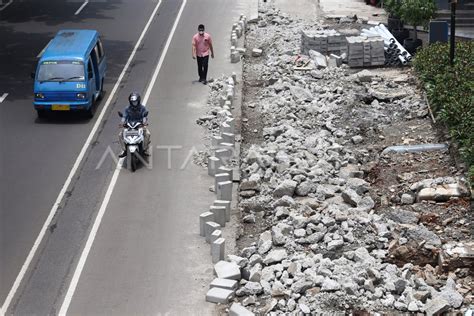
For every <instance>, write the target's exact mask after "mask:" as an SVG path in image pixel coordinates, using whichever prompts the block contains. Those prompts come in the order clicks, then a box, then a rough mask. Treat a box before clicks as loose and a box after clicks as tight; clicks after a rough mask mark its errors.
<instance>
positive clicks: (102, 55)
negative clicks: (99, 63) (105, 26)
mask: <svg viewBox="0 0 474 316" xmlns="http://www.w3.org/2000/svg"><path fill="white" fill-rule="evenodd" d="M96 47H97V48H98V53H99V54H98V56H99V60H102V57H104V47H103V46H102V41H101V40H100V38H99V39H98V40H97V45H96Z"/></svg>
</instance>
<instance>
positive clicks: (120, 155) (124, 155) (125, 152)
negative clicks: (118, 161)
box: [118, 150, 127, 158]
mask: <svg viewBox="0 0 474 316" xmlns="http://www.w3.org/2000/svg"><path fill="white" fill-rule="evenodd" d="M118 156H119V158H124V157H127V151H126V150H124V151H122V152H121V153H120V154H119V155H118Z"/></svg>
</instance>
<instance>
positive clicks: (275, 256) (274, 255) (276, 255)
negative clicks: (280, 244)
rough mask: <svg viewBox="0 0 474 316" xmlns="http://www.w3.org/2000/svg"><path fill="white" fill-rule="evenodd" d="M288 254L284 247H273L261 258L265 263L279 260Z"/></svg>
mask: <svg viewBox="0 0 474 316" xmlns="http://www.w3.org/2000/svg"><path fill="white" fill-rule="evenodd" d="M287 257H288V254H287V252H286V250H285V249H275V250H272V251H270V253H269V254H268V255H267V256H266V257H265V259H263V263H264V264H266V265H269V264H273V263H278V262H281V261H282V260H283V259H286V258H287Z"/></svg>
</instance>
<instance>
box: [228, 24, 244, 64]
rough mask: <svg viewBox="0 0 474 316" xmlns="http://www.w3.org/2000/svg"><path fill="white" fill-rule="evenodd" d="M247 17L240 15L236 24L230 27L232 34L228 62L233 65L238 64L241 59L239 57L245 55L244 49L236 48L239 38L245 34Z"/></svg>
mask: <svg viewBox="0 0 474 316" xmlns="http://www.w3.org/2000/svg"><path fill="white" fill-rule="evenodd" d="M247 23H248V22H247V17H246V16H245V15H241V16H240V19H239V21H238V22H237V23H234V24H233V25H232V32H231V35H230V43H231V47H230V62H231V63H233V64H235V63H238V62H239V61H240V59H241V56H242V55H243V54H245V48H237V45H238V43H239V38H240V37H242V35H243V34H244V33H245V30H246V29H247Z"/></svg>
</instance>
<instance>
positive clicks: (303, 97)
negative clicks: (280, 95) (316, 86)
mask: <svg viewBox="0 0 474 316" xmlns="http://www.w3.org/2000/svg"><path fill="white" fill-rule="evenodd" d="M290 92H291V95H292V96H293V98H294V99H295V100H297V101H306V102H311V101H313V99H314V97H313V95H312V94H311V92H310V91H309V90H307V89H304V88H301V87H297V86H291V87H290Z"/></svg>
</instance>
